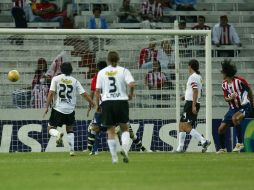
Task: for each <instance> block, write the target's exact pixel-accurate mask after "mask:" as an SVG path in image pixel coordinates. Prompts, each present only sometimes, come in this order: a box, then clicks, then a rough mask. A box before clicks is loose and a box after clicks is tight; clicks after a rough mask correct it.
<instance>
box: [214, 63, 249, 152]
mask: <svg viewBox="0 0 254 190" xmlns="http://www.w3.org/2000/svg"><path fill="white" fill-rule="evenodd" d="M221 67H222V70H221V73H222V75H223V79H224V80H223V82H222V90H223V93H224V99H225V101H226V102H228V104H229V110H228V112H227V113H226V114H225V116H224V119H223V120H222V122H221V124H220V126H219V129H218V134H219V150H218V152H217V153H225V152H227V150H226V149H225V144H224V133H225V132H226V130H227V128H228V127H231V126H233V127H236V132H237V138H238V143H237V144H236V146H235V148H234V149H233V151H234V152H240V151H241V150H242V149H243V148H244V145H243V139H242V132H241V125H240V123H241V121H242V120H243V119H244V118H245V117H247V116H248V115H249V114H250V112H251V107H252V106H253V93H252V90H251V88H250V85H249V84H248V82H247V81H246V80H245V79H244V78H242V77H239V76H236V73H237V69H236V66H235V65H233V64H232V63H231V61H230V60H224V61H223V62H222V63H221Z"/></svg>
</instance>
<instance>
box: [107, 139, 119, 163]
mask: <svg viewBox="0 0 254 190" xmlns="http://www.w3.org/2000/svg"><path fill="white" fill-rule="evenodd" d="M107 142H108V147H109V151H110V153H111V156H112V162H113V163H116V162H118V157H117V152H116V140H115V139H108V141H107Z"/></svg>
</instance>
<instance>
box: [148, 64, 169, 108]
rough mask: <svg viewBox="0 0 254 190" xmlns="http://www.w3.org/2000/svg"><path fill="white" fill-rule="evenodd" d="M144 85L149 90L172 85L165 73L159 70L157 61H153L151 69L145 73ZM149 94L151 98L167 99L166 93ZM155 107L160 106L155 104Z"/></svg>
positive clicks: (167, 87) (159, 66) (161, 88)
mask: <svg viewBox="0 0 254 190" xmlns="http://www.w3.org/2000/svg"><path fill="white" fill-rule="evenodd" d="M145 85H146V86H147V87H148V89H149V90H163V89H169V88H171V87H172V84H171V83H169V81H168V79H167V76H166V74H165V73H164V72H162V71H161V65H160V62H159V61H157V60H156V61H153V67H152V71H149V72H148V73H147V74H146V77H145ZM151 96H152V98H153V99H163V100H169V95H168V94H161V93H156V94H152V95H151ZM157 107H161V105H157Z"/></svg>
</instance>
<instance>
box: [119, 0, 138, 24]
mask: <svg viewBox="0 0 254 190" xmlns="http://www.w3.org/2000/svg"><path fill="white" fill-rule="evenodd" d="M130 1H131V0H123V4H122V6H121V7H120V9H119V12H118V14H117V16H118V18H119V22H120V23H137V22H139V21H138V19H137V16H138V14H137V12H136V9H135V8H134V7H133V6H131V5H130Z"/></svg>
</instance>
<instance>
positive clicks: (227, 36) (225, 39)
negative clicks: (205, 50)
mask: <svg viewBox="0 0 254 190" xmlns="http://www.w3.org/2000/svg"><path fill="white" fill-rule="evenodd" d="M212 36H213V37H212V42H213V44H214V45H216V46H217V47H220V46H221V45H237V46H238V47H241V42H240V38H239V36H238V34H237V32H236V30H235V28H234V26H233V25H232V24H228V17H227V16H226V15H223V16H221V17H220V23H218V24H216V25H214V27H213V30H212ZM218 56H219V57H234V50H219V51H218Z"/></svg>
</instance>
